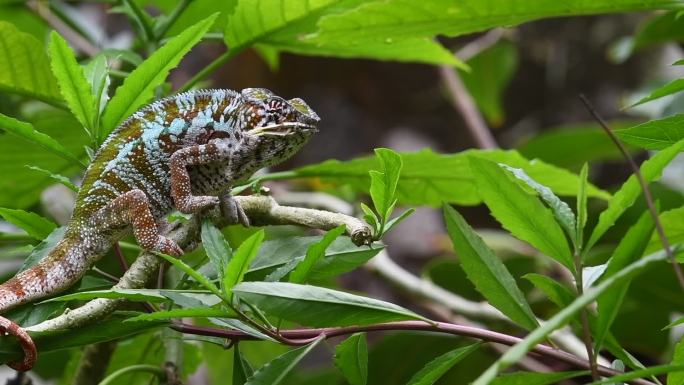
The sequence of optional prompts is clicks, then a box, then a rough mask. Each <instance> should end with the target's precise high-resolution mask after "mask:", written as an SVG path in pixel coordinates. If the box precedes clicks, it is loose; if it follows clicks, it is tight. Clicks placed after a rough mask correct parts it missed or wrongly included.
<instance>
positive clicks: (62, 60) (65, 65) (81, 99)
mask: <svg viewBox="0 0 684 385" xmlns="http://www.w3.org/2000/svg"><path fill="white" fill-rule="evenodd" d="M50 66H51V68H52V73H53V74H55V78H56V79H57V84H59V90H60V92H61V94H62V97H63V98H64V100H65V101H66V104H67V106H68V107H69V110H70V111H71V112H72V113H73V114H74V116H75V117H76V119H78V121H79V122H80V123H81V124H82V125H83V127H85V128H86V129H87V130H88V132H90V133H91V135H92V133H93V129H94V127H95V121H96V115H97V111H96V110H95V108H96V102H95V97H94V96H93V94H92V92H91V87H90V85H89V84H88V82H87V81H86V78H85V75H84V73H83V68H81V66H80V65H79V64H78V61H76V57H75V54H74V51H72V50H71V48H70V47H69V45H68V44H67V42H66V41H65V40H64V39H63V38H62V37H61V36H60V35H59V34H58V33H57V32H55V31H52V33H51V34H50Z"/></svg>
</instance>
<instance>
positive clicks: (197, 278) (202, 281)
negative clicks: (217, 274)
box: [156, 253, 223, 298]
mask: <svg viewBox="0 0 684 385" xmlns="http://www.w3.org/2000/svg"><path fill="white" fill-rule="evenodd" d="M156 255H157V256H159V257H161V258H163V259H165V260H167V261H169V262H170V263H171V264H172V265H174V266H176V267H177V268H179V269H180V270H181V271H182V272H184V273H185V274H187V275H189V276H190V277H192V278H193V279H194V280H195V281H197V282H198V283H199V284H200V285H202V286H204V288H205V289H207V290H209V291H211V292H212V293H214V294H215V295H216V296H218V297H220V298H223V293H222V292H221V290H219V288H218V287H216V285H214V284H213V283H212V282H211V281H210V280H209V278H207V277H205V276H204V275H202V274H201V273H200V272H198V271H197V270H195V269H193V268H192V267H190V266H188V265H187V264H186V263H185V262H183V261H181V260H180V259H176V258H174V257H172V256H170V255H166V254H161V253H157V254H156Z"/></svg>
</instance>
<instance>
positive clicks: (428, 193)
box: [259, 150, 610, 207]
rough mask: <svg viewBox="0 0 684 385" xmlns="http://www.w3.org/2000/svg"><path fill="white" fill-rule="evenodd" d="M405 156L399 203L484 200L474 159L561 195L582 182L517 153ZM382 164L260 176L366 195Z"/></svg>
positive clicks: (353, 163) (592, 191)
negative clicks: (315, 181)
mask: <svg viewBox="0 0 684 385" xmlns="http://www.w3.org/2000/svg"><path fill="white" fill-rule="evenodd" d="M400 155H401V159H402V163H403V168H402V171H401V176H400V178H399V184H398V185H397V190H396V191H397V198H398V200H399V201H398V204H405V205H411V206H416V205H429V206H434V207H438V206H441V205H442V203H444V202H447V203H453V204H458V205H477V204H479V203H481V202H482V199H481V197H480V195H479V194H478V192H477V188H476V185H475V178H474V172H473V171H472V170H471V168H470V163H469V159H470V158H471V157H477V158H483V159H488V160H491V161H493V162H497V163H505V164H507V165H509V166H511V167H516V168H521V169H523V170H525V172H526V173H527V175H529V176H530V177H531V178H533V179H534V180H536V181H537V182H539V183H541V184H542V185H544V186H547V187H549V188H550V189H551V190H552V191H553V192H554V193H556V194H558V195H571V196H576V195H577V191H578V186H579V178H578V176H577V175H575V174H573V173H571V172H569V171H567V170H564V169H561V168H558V167H555V166H552V165H550V164H547V163H544V162H542V161H539V160H535V161H530V160H527V159H525V158H523V157H522V156H521V155H520V154H518V153H517V152H516V151H503V150H468V151H463V152H459V153H457V154H437V153H434V152H432V151H431V150H422V151H419V152H407V153H401V154H400ZM378 167H379V162H378V160H377V159H376V158H375V157H363V158H357V159H353V160H350V161H346V162H340V161H338V160H329V161H325V162H323V163H320V164H315V165H310V166H305V167H301V168H298V169H295V170H293V171H291V172H288V173H286V174H279V173H276V174H267V175H265V176H262V177H260V178H259V179H261V180H271V179H288V178H321V179H322V180H323V181H324V182H326V183H329V184H332V185H349V186H350V187H351V188H352V189H353V190H354V191H357V192H360V193H366V192H367V191H368V189H369V187H370V178H369V176H368V170H377V169H378ZM587 193H588V195H589V196H590V197H596V198H601V199H608V198H610V194H608V193H607V192H605V191H603V190H599V189H598V188H596V187H595V186H593V185H589V188H588V190H587Z"/></svg>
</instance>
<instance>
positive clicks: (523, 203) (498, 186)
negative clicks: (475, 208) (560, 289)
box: [470, 157, 574, 270]
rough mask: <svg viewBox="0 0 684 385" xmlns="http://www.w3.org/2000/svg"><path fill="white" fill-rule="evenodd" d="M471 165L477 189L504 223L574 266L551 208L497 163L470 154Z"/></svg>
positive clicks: (555, 257)
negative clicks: (528, 191) (515, 180)
mask: <svg viewBox="0 0 684 385" xmlns="http://www.w3.org/2000/svg"><path fill="white" fill-rule="evenodd" d="M470 166H471V168H472V170H473V173H474V176H475V182H476V183H477V189H478V192H479V193H480V195H481V196H482V199H483V200H484V201H485V203H486V204H487V207H489V210H490V211H491V212H492V215H493V216H494V217H495V218H496V219H497V220H498V221H499V222H500V223H501V224H502V225H503V227H504V228H505V229H507V230H508V231H510V232H511V234H513V235H514V236H515V237H517V238H519V239H522V240H523V241H526V242H528V243H529V244H531V245H532V246H534V247H535V248H537V249H538V250H540V251H541V252H543V253H545V254H546V255H548V256H550V257H551V258H553V259H555V260H557V261H558V262H560V263H562V264H563V265H564V266H566V267H567V268H569V269H571V270H573V269H574V267H573V262H572V256H571V255H570V248H569V247H568V242H567V240H566V238H565V235H564V234H563V230H562V229H561V227H560V226H559V225H558V222H556V219H555V218H554V216H553V214H552V213H551V211H550V210H549V209H548V208H547V207H545V206H544V205H543V204H542V203H541V202H540V201H539V199H538V198H537V197H536V196H534V195H531V194H529V193H527V192H526V191H525V190H523V189H522V187H520V186H519V185H518V184H517V183H516V182H514V181H513V180H511V179H509V177H508V175H507V173H506V171H504V170H503V169H501V167H499V165H497V164H496V163H493V162H490V161H487V160H484V159H479V158H475V157H471V158H470Z"/></svg>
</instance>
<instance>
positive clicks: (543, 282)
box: [523, 273, 575, 308]
mask: <svg viewBox="0 0 684 385" xmlns="http://www.w3.org/2000/svg"><path fill="white" fill-rule="evenodd" d="M523 278H525V279H526V280H528V281H530V282H532V284H533V285H534V286H535V287H536V288H537V289H539V290H541V291H542V292H544V294H546V296H547V297H549V299H550V300H551V302H553V303H554V304H556V306H558V307H560V308H563V307H565V306H568V304H569V303H571V302H572V301H573V300H574V299H575V295H574V294H573V292H572V291H570V289H568V288H567V287H565V286H563V284H561V283H560V282H558V281H557V280H555V279H552V278H549V277H547V276H545V275H541V274H535V273H529V274H525V275H523Z"/></svg>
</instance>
